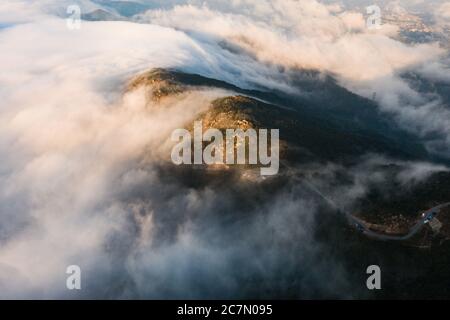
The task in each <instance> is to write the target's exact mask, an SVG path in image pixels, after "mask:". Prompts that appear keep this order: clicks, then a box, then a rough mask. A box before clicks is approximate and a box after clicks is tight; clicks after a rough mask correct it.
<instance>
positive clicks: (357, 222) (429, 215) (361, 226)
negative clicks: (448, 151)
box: [296, 177, 450, 241]
mask: <svg viewBox="0 0 450 320" xmlns="http://www.w3.org/2000/svg"><path fill="white" fill-rule="evenodd" d="M296 179H297V180H300V181H301V182H302V183H304V184H306V185H307V186H308V188H309V189H311V190H312V191H313V192H314V193H316V194H317V195H319V196H320V197H321V198H322V199H323V200H325V201H326V202H327V203H328V204H329V205H330V206H332V207H333V208H335V209H336V210H338V211H339V212H342V213H344V214H345V216H346V217H347V220H348V221H349V223H350V224H351V225H352V226H354V227H355V228H356V229H357V230H359V231H360V232H361V233H362V234H364V235H366V236H368V237H370V238H374V239H377V240H384V241H387V240H393V241H404V240H408V239H410V238H412V237H413V236H414V235H416V234H417V233H418V232H419V231H420V230H421V229H422V228H423V227H424V226H425V225H426V224H427V223H428V222H430V221H431V220H432V219H433V218H434V217H435V215H436V214H437V213H439V212H440V211H441V210H442V209H443V208H446V207H450V202H447V203H444V204H441V205H438V206H436V207H433V208H431V209H428V210H427V211H425V212H423V213H422V215H421V219H420V220H419V221H417V223H416V224H415V225H414V226H412V227H411V228H410V229H409V232H408V233H407V234H405V235H398V236H396V235H387V234H383V233H377V232H374V231H372V230H370V229H369V228H368V227H367V226H366V223H365V222H364V221H362V220H361V219H359V218H357V217H355V216H354V215H353V214H351V213H349V212H347V211H345V210H343V209H342V208H340V207H339V206H338V205H337V204H336V203H335V202H334V201H332V200H331V199H330V198H329V197H327V196H325V195H324V194H323V193H322V192H321V191H320V190H319V189H317V188H316V187H315V186H314V185H313V184H312V183H311V182H310V181H308V179H306V178H302V179H300V178H298V177H296Z"/></svg>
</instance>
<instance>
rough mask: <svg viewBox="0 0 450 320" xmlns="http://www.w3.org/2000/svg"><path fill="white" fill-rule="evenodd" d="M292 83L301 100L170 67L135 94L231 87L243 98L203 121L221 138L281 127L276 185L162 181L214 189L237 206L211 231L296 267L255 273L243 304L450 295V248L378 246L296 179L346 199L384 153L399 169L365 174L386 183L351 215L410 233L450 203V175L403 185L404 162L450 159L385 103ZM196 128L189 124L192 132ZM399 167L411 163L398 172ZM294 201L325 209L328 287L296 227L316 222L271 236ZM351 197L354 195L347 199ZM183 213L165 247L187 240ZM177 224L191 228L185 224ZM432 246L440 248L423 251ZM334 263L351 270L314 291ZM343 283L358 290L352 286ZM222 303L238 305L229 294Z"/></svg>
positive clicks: (314, 82)
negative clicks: (382, 107) (222, 133)
mask: <svg viewBox="0 0 450 320" xmlns="http://www.w3.org/2000/svg"><path fill="white" fill-rule="evenodd" d="M286 77H287V78H288V79H290V80H289V81H290V83H291V85H292V86H293V87H296V88H298V89H299V92H301V94H299V95H286V94H285V93H281V92H277V91H273V90H271V91H268V90H267V91H264V90H263V89H264V88H258V90H255V89H252V90H246V89H242V88H238V87H236V86H233V85H231V84H228V83H226V82H223V81H219V80H215V79H210V78H206V77H203V76H200V75H192V74H186V73H182V72H179V71H174V70H163V69H156V70H152V71H150V72H148V73H145V74H142V75H140V76H138V77H136V78H135V79H133V80H132V81H131V82H130V84H129V86H128V90H132V89H135V88H137V87H139V86H146V87H147V86H148V87H149V91H148V93H149V98H150V99H151V100H152V101H153V102H155V103H159V102H161V101H162V99H165V98H167V97H176V96H177V95H181V94H183V92H186V91H188V90H198V89H199V88H205V87H206V88H208V87H209V88H221V89H226V90H229V91H230V92H234V94H230V96H228V97H224V98H220V99H217V100H215V101H213V102H212V103H211V106H210V108H209V110H207V111H206V112H204V113H202V114H200V115H199V118H198V119H201V120H203V122H204V125H206V126H207V127H212V128H218V129H224V128H242V129H247V128H255V129H258V128H268V129H270V128H278V129H280V139H281V143H282V145H281V161H282V168H281V170H280V174H279V175H278V176H276V177H273V178H271V179H268V180H263V181H261V180H255V181H253V180H242V179H241V176H240V175H239V174H237V173H236V172H235V171H233V170H226V171H220V170H219V171H213V172H209V173H208V174H205V171H203V170H196V169H193V168H192V167H174V166H171V165H168V166H162V167H161V176H162V177H163V179H164V180H166V181H168V182H172V181H173V182H174V183H175V182H176V183H179V182H181V183H182V184H183V185H185V186H187V187H189V188H195V189H199V190H204V189H208V190H212V191H214V192H217V193H218V194H221V195H222V196H224V198H225V199H228V200H229V201H223V202H221V203H220V205H219V206H216V207H214V210H213V209H212V210H213V211H214V214H212V215H210V216H203V217H202V219H201V222H199V224H200V227H199V228H200V229H202V228H204V229H205V230H214V232H215V231H217V229H219V230H221V233H223V234H224V235H225V240H223V241H225V243H226V244H227V245H229V246H233V245H236V246H238V244H239V245H243V244H244V245H248V246H249V247H250V249H251V250H252V252H253V251H254V252H259V251H260V250H264V251H267V252H271V253H273V255H275V256H276V255H277V254H279V252H280V251H281V252H282V254H283V259H284V258H285V257H288V258H289V259H288V260H287V261H288V263H287V264H286V265H283V268H280V269H277V268H279V266H276V265H274V266H273V270H272V269H270V270H271V271H272V272H271V274H273V275H275V276H271V277H267V274H266V273H255V272H253V271H252V272H253V273H245V272H243V273H242V274H243V275H242V276H241V277H240V276H239V275H236V277H237V279H238V280H239V283H240V284H242V286H241V290H240V294H241V295H242V297H239V298H274V297H276V298H305V297H307V298H335V297H341V295H340V294H339V292H344V291H345V292H350V293H349V295H348V297H359V298H398V299H401V298H431V297H435V298H442V297H449V296H450V291H449V290H450V289H449V288H450V287H449V286H448V285H447V280H448V279H450V270H448V265H449V263H450V255H448V249H449V248H448V246H449V244H448V242H446V241H442V238H439V239H435V235H433V234H431V233H430V232H428V233H427V231H426V232H425V233H424V234H422V233H421V234H420V235H418V237H417V239H412V240H411V241H409V242H408V243H399V242H379V241H374V240H371V239H368V238H366V237H365V236H364V235H361V234H359V233H358V232H357V231H356V230H355V229H354V228H353V227H352V226H349V225H348V224H347V221H346V220H345V218H344V217H343V215H341V214H339V213H338V212H337V210H334V209H333V208H331V207H330V206H329V205H328V204H326V203H324V201H323V199H321V198H320V197H319V196H318V195H317V194H316V193H315V192H313V191H312V190H310V189H309V188H308V187H307V186H306V185H303V184H302V183H301V182H298V180H294V179H292V176H291V174H292V171H290V170H291V169H293V168H294V169H297V171H296V173H295V174H296V175H298V176H300V177H302V176H306V175H307V176H308V177H313V179H314V181H319V182H320V183H321V187H323V186H325V187H324V189H323V190H322V189H321V190H322V191H325V192H327V191H330V193H333V194H334V195H336V194H338V195H339V190H341V189H342V190H346V188H347V187H349V186H352V185H353V184H355V183H356V177H355V173H354V172H353V171H352V168H354V166H356V165H358V164H360V163H361V161H363V160H362V159H363V156H365V155H370V154H377V155H381V156H383V157H385V158H386V159H393V160H392V163H390V160H387V162H386V164H383V165H376V166H371V167H370V166H369V167H367V168H366V170H368V171H367V172H364V171H363V172H360V174H362V175H363V176H364V175H367V176H370V175H375V176H380V175H381V176H382V177H383V178H382V179H378V180H377V179H374V180H370V181H369V182H367V183H366V185H365V187H366V188H367V193H364V194H361V195H360V196H359V198H357V199H356V201H354V203H352V206H351V208H350V209H352V210H353V211H354V212H355V214H358V215H360V216H361V217H363V218H364V219H367V220H368V221H370V222H372V223H376V224H384V223H391V222H392V221H397V222H398V221H400V222H398V223H403V224H404V226H403V227H404V229H408V227H409V226H410V225H412V224H413V223H414V222H415V221H417V220H416V219H417V218H418V215H419V214H420V213H421V212H422V211H424V210H426V209H429V208H430V207H433V206H435V205H437V204H440V203H444V202H448V201H450V174H449V173H448V172H445V171H441V172H435V173H433V174H432V175H431V176H430V177H428V178H426V179H424V180H423V181H413V182H407V183H405V182H402V179H399V176H400V175H401V173H402V172H404V170H405V167H404V165H402V163H403V162H401V161H431V162H435V163H444V164H445V163H446V161H445V160H442V159H437V158H435V157H434V156H432V155H430V154H428V152H427V151H426V150H425V148H424V147H423V144H422V143H421V141H420V139H419V138H418V137H415V136H413V135H411V134H410V133H408V132H406V131H403V130H401V129H399V128H398V126H397V125H396V124H395V123H394V122H393V121H392V120H390V119H389V117H387V116H385V115H383V114H381V113H380V112H378V110H377V107H376V105H375V104H374V102H372V101H370V100H368V99H364V98H362V97H359V96H357V95H354V94H352V93H351V92H349V91H347V90H345V89H343V88H341V87H340V86H339V85H338V84H337V83H336V82H335V81H334V80H333V79H332V78H331V77H329V76H323V75H319V74H318V73H315V72H310V71H302V72H300V71H298V72H297V73H294V72H293V73H290V74H286ZM191 125H192V124H189V123H187V124H186V128H189V127H190V126H191ZM394 160H399V161H397V162H396V163H395V164H394V162H395V161H394ZM330 163H333V164H334V165H336V166H337V167H338V168H340V169H338V170H336V171H335V172H332V173H329V172H326V171H325V170H326V169H325V165H326V164H330ZM404 163H406V162H404ZM309 165H311V166H309ZM361 168H362V170H364V169H365V167H361ZM322 170H323V171H322ZM300 180H301V179H300ZM336 190H338V191H337V192H336ZM332 191H334V192H332ZM282 193H283V194H285V193H287V194H288V195H289V201H293V200H294V201H297V200H298V199H299V198H301V199H303V200H305V199H306V201H311V203H319V208H318V209H317V211H314V212H317V213H315V216H314V226H315V228H314V230H313V231H312V233H313V234H312V239H310V241H311V243H313V244H314V245H315V246H320V248H321V251H320V252H321V253H322V255H323V256H317V257H314V258H313V260H312V261H309V263H312V264H314V266H317V267H315V268H317V270H318V271H317V274H316V275H314V277H317V279H314V277H313V278H312V279H310V278H309V277H310V275H309V274H305V272H303V271H304V269H303V265H302V261H301V258H300V256H301V254H302V252H303V250H304V247H303V245H302V241H303V240H304V239H302V238H301V237H300V234H301V232H298V233H297V230H296V229H297V226H301V225H303V224H304V223H305V222H304V220H303V219H304V216H302V215H299V216H298V217H297V216H295V217H292V216H289V218H290V219H292V221H291V220H289V221H286V226H285V228H283V230H280V229H276V228H272V227H271V225H270V220H268V219H272V218H271V217H268V216H267V215H266V213H265V208H266V207H267V206H268V205H270V204H271V203H272V202H273V199H276V198H277V197H278V196H281V194H282ZM346 195H348V194H346V193H344V192H342V197H345V196H346ZM142 196H145V194H144V195H142ZM335 200H339V199H335ZM167 201H170V199H167ZM347 209H349V208H347ZM311 210H312V209H311ZM312 211H313V210H312ZM175 214H176V215H178V216H176V217H174V216H173V215H165V216H160V217H155V223H156V224H157V225H161V226H163V225H164V226H167V225H171V224H173V227H172V228H170V229H169V230H168V229H167V227H166V228H164V230H165V231H164V232H165V233H164V235H161V239H166V240H164V241H167V235H168V234H169V235H172V236H173V237H175V235H176V233H177V230H178V228H179V226H180V225H181V224H182V222H183V221H184V220H183V213H182V212H176V213H175ZM254 217H257V218H258V219H259V220H260V221H269V222H267V224H265V223H262V224H261V226H260V227H261V228H262V231H261V232H263V233H264V234H265V237H264V239H265V240H264V243H255V242H254V239H251V238H248V237H247V236H246V234H247V228H248V226H249V225H250V224H251V221H253V220H252V218H254ZM399 217H401V218H399ZM443 220H445V219H443ZM174 221H181V222H178V223H177V224H174ZM212 225H214V226H215V227H214V228H213V227H211V226H212ZM286 229H287V230H286ZM299 229H301V228H299ZM208 232H210V233H211V234H209V233H208ZM214 232H213V231H207V233H208V234H209V236H210V238H209V239H211V240H210V241H211V242H212V243H214V244H217V246H219V247H220V246H221V245H222V244H221V243H219V240H218V239H217V235H216V234H215V233H214ZM283 232H288V234H289V236H285V237H282V236H281V235H280V233H283ZM161 241H162V240H161ZM424 241H425V242H426V243H427V245H428V244H430V243H431V244H433V246H431V247H430V246H428V247H427V249H418V246H420V244H421V243H423V242H424ZM216 242H217V243H216ZM272 251H273V252H272ZM297 256H299V258H298V261H297V260H296V259H297ZM326 261H340V262H341V263H340V264H338V265H336V264H333V265H331V266H330V267H331V268H338V269H337V270H331V274H336V279H335V280H336V283H333V284H332V285H331V284H330V286H329V288H323V287H320V288H315V287H314V286H312V287H313V289H311V287H308V288H306V287H303V285H304V283H305V282H306V283H308V282H311V283H316V282H318V281H319V280H318V279H319V278H321V277H324V278H326V279H327V280H325V281H331V280H330V279H329V278H328V277H329V276H330V274H329V272H330V271H329V270H328V271H327V270H325V269H323V268H325V267H326V263H325V265H324V262H326ZM231 263H232V264H233V263H235V264H236V268H234V269H236V270H239V272H240V271H243V270H242V265H241V264H240V262H239V261H233V262H231ZM251 263H252V262H251V261H250V262H248V264H247V263H246V264H244V265H245V266H249V265H251ZM267 263H269V262H267ZM371 264H377V265H379V266H380V267H381V269H382V272H383V278H382V287H383V290H382V291H379V292H369V291H368V290H367V289H366V286H365V283H366V282H365V281H366V279H367V274H366V273H365V270H366V268H367V266H369V265H371ZM268 268H270V265H269V267H268ZM234 269H233V270H234ZM244 269H245V268H244ZM244 271H245V270H244ZM309 271H310V270H309ZM236 272H237V274H239V272H238V271H236ZM249 274H250V275H249ZM339 277H342V278H345V279H347V281H345V283H344V282H340V280H339V279H338V278H339ZM333 290H335V293H333V292H334V291H333ZM221 297H222V298H230V297H229V296H227V295H226V294H225V295H224V296H221ZM233 297H234V298H236V297H235V296H233Z"/></svg>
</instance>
